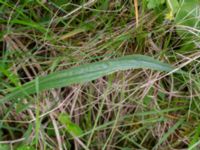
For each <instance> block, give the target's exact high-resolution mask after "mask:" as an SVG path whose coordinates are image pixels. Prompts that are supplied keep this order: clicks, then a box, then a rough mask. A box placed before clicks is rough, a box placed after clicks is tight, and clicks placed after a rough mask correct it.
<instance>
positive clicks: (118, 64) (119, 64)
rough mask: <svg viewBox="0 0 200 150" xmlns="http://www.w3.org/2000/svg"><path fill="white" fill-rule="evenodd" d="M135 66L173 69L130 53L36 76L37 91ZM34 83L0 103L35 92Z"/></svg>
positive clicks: (24, 86) (67, 84)
mask: <svg viewBox="0 0 200 150" xmlns="http://www.w3.org/2000/svg"><path fill="white" fill-rule="evenodd" d="M136 68H148V69H153V70H158V71H166V72H169V71H172V70H173V69H174V68H173V67H172V66H170V65H168V64H165V63H162V62H160V61H158V60H155V59H153V58H151V57H148V56H143V55H130V56H124V57H121V58H117V59H113V60H108V61H101V62H97V63H91V64H86V65H81V66H79V67H74V68H71V69H68V70H64V71H59V72H55V73H52V74H49V75H47V76H43V77H39V78H37V84H38V88H39V91H43V90H48V89H52V88H60V87H65V86H69V85H71V84H77V83H84V82H88V81H91V80H95V79H97V78H100V77H102V76H105V75H109V74H111V73H114V72H117V71H120V70H127V69H136ZM35 85H36V80H33V81H31V82H28V83H26V84H24V85H22V86H21V87H17V88H15V89H14V90H13V91H12V92H10V93H9V94H7V95H6V96H5V97H3V98H2V99H1V100H0V103H4V102H6V101H8V100H12V99H16V98H22V97H25V96H27V95H30V94H34V93H36V86H35Z"/></svg>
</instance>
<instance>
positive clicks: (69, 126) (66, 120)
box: [58, 113, 83, 136]
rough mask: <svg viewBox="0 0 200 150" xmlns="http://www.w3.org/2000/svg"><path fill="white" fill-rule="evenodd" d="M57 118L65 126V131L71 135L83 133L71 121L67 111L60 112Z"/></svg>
mask: <svg viewBox="0 0 200 150" xmlns="http://www.w3.org/2000/svg"><path fill="white" fill-rule="evenodd" d="M58 120H59V121H60V122H61V123H62V124H63V125H64V126H65V128H66V131H67V132H68V133H70V134H71V135H72V136H80V135H82V134H83V131H82V129H81V128H80V127H79V126H78V125H77V124H75V123H73V122H72V121H71V118H70V116H69V115H68V114H67V113H64V114H60V115H59V117H58Z"/></svg>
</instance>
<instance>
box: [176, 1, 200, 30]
mask: <svg viewBox="0 0 200 150" xmlns="http://www.w3.org/2000/svg"><path fill="white" fill-rule="evenodd" d="M199 15H200V1H199V0H185V1H183V2H182V3H180V10H179V11H178V12H177V15H176V19H175V21H176V23H177V24H181V25H186V26H190V27H195V26H196V25H197V24H198V25H200V24H199V22H200V20H199Z"/></svg>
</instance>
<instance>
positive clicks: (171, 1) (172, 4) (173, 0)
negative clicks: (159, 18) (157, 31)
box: [167, 0, 180, 14]
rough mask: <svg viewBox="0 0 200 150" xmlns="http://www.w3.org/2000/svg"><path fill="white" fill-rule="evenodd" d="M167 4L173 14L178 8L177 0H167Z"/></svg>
mask: <svg viewBox="0 0 200 150" xmlns="http://www.w3.org/2000/svg"><path fill="white" fill-rule="evenodd" d="M167 5H168V7H169V9H170V11H172V13H173V14H175V13H176V12H177V11H178V10H179V8H180V6H179V3H178V1H177V0H167Z"/></svg>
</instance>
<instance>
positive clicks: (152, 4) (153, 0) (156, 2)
mask: <svg viewBox="0 0 200 150" xmlns="http://www.w3.org/2000/svg"><path fill="white" fill-rule="evenodd" d="M147 2H148V3H147V7H148V9H154V8H156V7H159V6H160V5H162V4H164V3H165V0H147Z"/></svg>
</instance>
